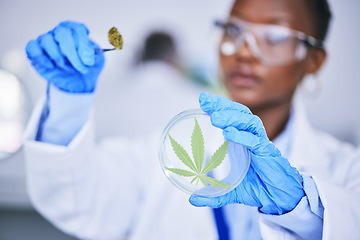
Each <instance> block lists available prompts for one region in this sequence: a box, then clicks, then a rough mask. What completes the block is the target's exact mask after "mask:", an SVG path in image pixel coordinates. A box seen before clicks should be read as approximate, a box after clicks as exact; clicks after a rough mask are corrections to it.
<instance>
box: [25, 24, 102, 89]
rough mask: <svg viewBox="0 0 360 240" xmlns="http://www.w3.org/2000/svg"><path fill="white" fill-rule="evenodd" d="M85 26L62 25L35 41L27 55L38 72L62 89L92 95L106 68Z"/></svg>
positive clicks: (31, 42)
mask: <svg viewBox="0 0 360 240" xmlns="http://www.w3.org/2000/svg"><path fill="white" fill-rule="evenodd" d="M88 34H89V31H88V29H87V28H86V26H85V25H83V24H81V23H77V22H70V21H66V22H61V23H60V24H59V25H58V26H56V27H55V28H54V29H53V30H51V31H49V32H48V33H46V34H43V35H41V36H39V37H38V38H37V39H36V40H31V41H30V42H29V43H28V44H27V46H26V53H27V56H28V58H29V59H30V60H31V63H32V65H33V66H34V68H35V69H36V70H37V72H38V73H39V74H40V75H41V76H42V77H44V78H45V79H46V80H47V81H49V82H50V83H52V84H54V85H55V86H56V87H58V88H59V89H61V90H63V91H66V92H71V93H91V92H93V91H94V89H95V86H96V81H97V78H98V76H99V74H100V72H101V69H102V68H103V66H104V54H103V51H102V50H101V49H100V48H99V46H98V45H96V44H95V43H94V42H92V41H91V40H90V39H89V37H88Z"/></svg>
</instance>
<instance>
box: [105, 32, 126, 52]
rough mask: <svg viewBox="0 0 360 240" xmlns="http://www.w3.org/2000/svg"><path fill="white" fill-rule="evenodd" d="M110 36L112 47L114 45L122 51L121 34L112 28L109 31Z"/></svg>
mask: <svg viewBox="0 0 360 240" xmlns="http://www.w3.org/2000/svg"><path fill="white" fill-rule="evenodd" d="M108 35H109V42H110V43H111V45H113V46H114V47H115V48H117V49H122V47H123V39H122V36H121V34H120V33H119V31H118V30H117V29H116V28H115V27H112V28H111V29H110V30H109V33H108Z"/></svg>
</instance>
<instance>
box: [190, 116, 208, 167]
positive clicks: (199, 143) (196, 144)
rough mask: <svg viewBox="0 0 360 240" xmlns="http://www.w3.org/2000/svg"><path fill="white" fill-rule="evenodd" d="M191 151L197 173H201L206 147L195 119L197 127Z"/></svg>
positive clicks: (193, 135)
mask: <svg viewBox="0 0 360 240" xmlns="http://www.w3.org/2000/svg"><path fill="white" fill-rule="evenodd" d="M191 150H192V154H193V158H194V162H195V167H196V169H197V172H198V173H200V172H201V169H202V166H203V163H204V158H205V147H204V136H203V134H202V131H201V128H200V126H199V123H198V121H197V120H196V118H195V126H194V129H193V132H192V135H191Z"/></svg>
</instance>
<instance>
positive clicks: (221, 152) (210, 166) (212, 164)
mask: <svg viewBox="0 0 360 240" xmlns="http://www.w3.org/2000/svg"><path fill="white" fill-rule="evenodd" d="M228 147H229V141H227V140H226V141H225V142H224V143H223V144H222V145H221V146H220V147H219V148H218V149H217V150H216V152H215V153H214V154H213V155H212V156H211V158H210V160H209V161H208V162H207V164H206V165H205V167H204V169H203V170H202V171H201V174H204V173H207V172H210V171H211V170H214V169H215V168H217V167H218V166H219V165H220V164H221V163H222V162H223V161H224V159H225V156H226V154H227V150H228Z"/></svg>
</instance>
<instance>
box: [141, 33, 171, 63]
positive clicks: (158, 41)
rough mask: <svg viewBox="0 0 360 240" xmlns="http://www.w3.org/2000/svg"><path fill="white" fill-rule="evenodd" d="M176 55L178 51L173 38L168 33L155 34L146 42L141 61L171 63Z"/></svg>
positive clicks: (148, 37)
mask: <svg viewBox="0 0 360 240" xmlns="http://www.w3.org/2000/svg"><path fill="white" fill-rule="evenodd" d="M175 55H176V49H175V43H174V40H173V38H172V36H170V35H169V34H168V33H166V32H161V31H159V32H153V33H151V34H150V35H149V36H147V38H146V40H145V44H144V48H143V52H142V56H141V61H142V62H145V61H149V60H160V61H171V60H172V58H173V57H174V56H175Z"/></svg>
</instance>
